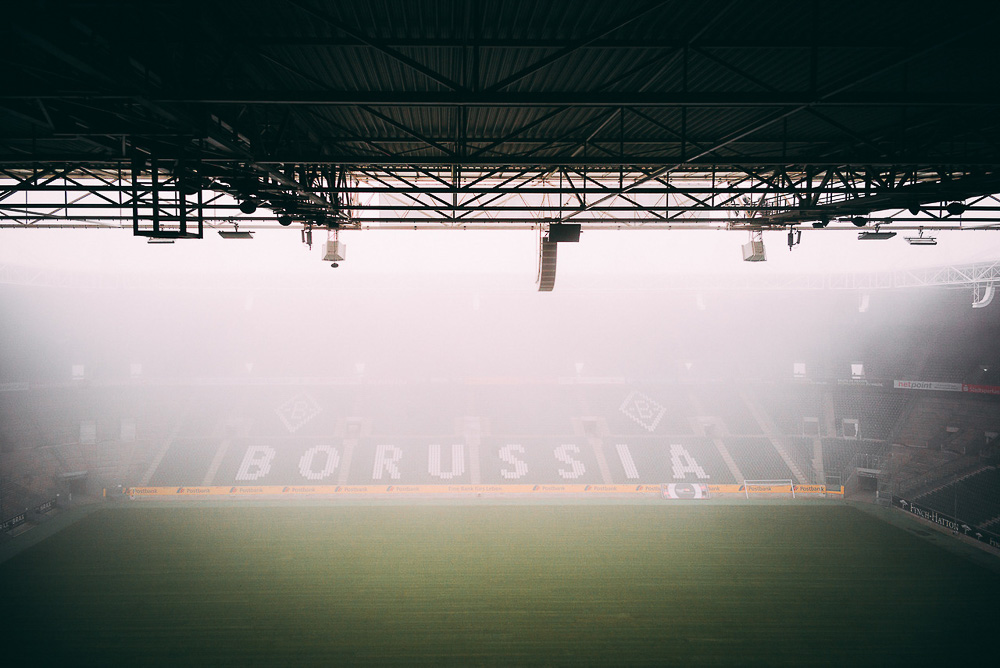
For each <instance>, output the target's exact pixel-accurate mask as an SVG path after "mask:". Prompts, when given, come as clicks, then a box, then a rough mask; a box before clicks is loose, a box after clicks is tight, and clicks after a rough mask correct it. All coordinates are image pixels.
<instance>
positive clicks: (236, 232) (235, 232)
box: [219, 223, 253, 239]
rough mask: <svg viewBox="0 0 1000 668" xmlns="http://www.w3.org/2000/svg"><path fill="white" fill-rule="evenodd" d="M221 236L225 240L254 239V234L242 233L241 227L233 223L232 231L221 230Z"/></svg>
mask: <svg viewBox="0 0 1000 668" xmlns="http://www.w3.org/2000/svg"><path fill="white" fill-rule="evenodd" d="M219 236H220V237H222V238H223V239H253V232H240V226H239V225H237V224H236V223H233V229H232V230H219Z"/></svg>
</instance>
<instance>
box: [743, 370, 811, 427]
mask: <svg viewBox="0 0 1000 668" xmlns="http://www.w3.org/2000/svg"><path fill="white" fill-rule="evenodd" d="M754 398H755V399H756V400H757V401H759V402H761V405H762V406H763V407H764V408H765V409H766V410H767V412H768V414H769V415H770V416H771V419H772V420H773V421H774V424H775V426H776V427H777V428H778V430H779V431H780V432H781V433H782V434H784V435H786V436H803V435H804V434H803V419H804V418H807V417H811V418H816V419H817V420H818V421H820V423H822V420H821V418H822V416H823V402H822V387H821V386H818V385H812V384H810V383H806V382H795V383H789V384H782V385H774V386H772V387H768V388H767V391H765V392H757V393H755V395H754Z"/></svg>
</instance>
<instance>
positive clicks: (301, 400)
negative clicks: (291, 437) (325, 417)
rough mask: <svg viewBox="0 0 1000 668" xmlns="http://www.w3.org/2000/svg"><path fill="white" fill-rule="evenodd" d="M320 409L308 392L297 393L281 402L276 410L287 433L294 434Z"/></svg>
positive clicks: (318, 412) (320, 410)
mask: <svg viewBox="0 0 1000 668" xmlns="http://www.w3.org/2000/svg"><path fill="white" fill-rule="evenodd" d="M322 411H323V409H322V408H320V407H319V404H317V403H316V400H315V399H313V398H312V397H310V396H309V395H308V394H299V395H297V396H294V397H292V398H291V399H289V400H288V401H286V402H285V403H283V404H281V406H279V407H278V409H277V411H276V412H277V413H278V417H279V418H281V423H282V424H284V425H285V429H287V430H288V433H290V434H294V433H295V432H297V431H298V430H299V429H301V428H302V427H303V426H305V424H306V423H307V422H309V421H310V420H312V419H313V418H314V417H316V416H317V415H319V414H320V413H321V412H322Z"/></svg>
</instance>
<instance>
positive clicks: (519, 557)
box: [0, 502, 1000, 666]
mask: <svg viewBox="0 0 1000 668" xmlns="http://www.w3.org/2000/svg"><path fill="white" fill-rule="evenodd" d="M914 527H919V525H916V524H914ZM998 603H1000V576H998V575H997V574H996V573H995V572H994V571H990V570H987V569H985V568H983V567H981V566H978V565H976V564H974V563H973V562H971V561H969V560H965V559H963V558H961V557H958V556H955V555H953V554H951V553H949V552H946V551H944V550H943V549H941V548H939V547H936V546H934V545H931V544H929V543H927V542H926V541H924V540H923V539H921V538H919V537H918V536H915V535H913V533H912V532H910V531H906V530H903V529H900V528H898V527H894V526H891V525H889V524H886V523H884V522H882V521H880V520H878V519H875V518H873V517H870V516H868V515H867V514H864V513H862V512H860V511H858V510H855V509H854V508H852V507H850V506H845V505H842V504H835V503H813V504H803V505H753V504H743V505H739V504H738V505H717V504H714V503H713V504H709V503H705V504H699V503H698V502H693V503H674V504H672V505H669V504H662V505H649V504H645V505H643V504H631V505H630V504H621V505H616V504H604V505H579V504H565V505H478V504H468V505H461V504H455V505H412V506H405V505H384V506H380V505H377V504H374V505H348V506H313V507H303V506H294V507H282V506H277V507H260V506H240V507H198V506H172V507H165V506H159V505H152V504H150V505H149V506H131V507H128V508H121V509H110V510H107V511H101V512H98V513H95V514H92V515H90V516H88V517H86V518H85V519H83V520H81V521H80V522H78V523H77V524H75V525H73V526H71V527H69V528H67V529H65V530H63V531H61V532H60V533H58V534H57V535H55V536H54V537H51V538H49V539H47V540H45V541H43V542H41V543H40V544H38V545H37V546H35V547H33V548H30V549H28V550H26V551H25V552H23V553H21V554H20V555H18V556H17V557H15V558H13V559H11V560H10V561H8V562H7V563H5V564H3V565H0V606H2V609H3V620H2V622H3V626H2V633H3V637H4V648H3V650H2V651H0V662H3V663H5V664H6V665H40V664H44V663H47V662H55V661H56V660H59V661H61V662H62V665H88V664H98V665H112V664H115V665H119V666H130V665H149V664H173V665H178V664H180V665H184V664H188V663H195V664H214V665H217V664H232V665H248V664H259V665H260V664H263V665H288V664H323V665H344V664H364V665H379V666H381V665H386V664H397V663H420V664H426V665H441V664H450V665H462V666H468V665H513V664H543V665H565V666H572V665H579V664H589V665H629V666H633V665H678V664H682V663H683V664H685V665H688V666H704V665H716V664H724V665H732V664H754V665H775V664H784V665H828V664H841V665H851V666H853V665H857V664H865V665H881V666H885V665H906V664H910V665H922V664H928V663H938V664H939V665H955V664H956V663H957V661H958V660H959V659H968V658H979V657H980V656H984V655H988V654H984V651H983V649H982V648H984V647H987V646H989V645H992V644H993V643H994V640H995V616H994V614H993V611H995V610H996V607H997V604H998ZM10 657H19V658H20V659H21V660H22V661H23V662H24V663H23V664H10V663H7V660H8V659H9V658H10Z"/></svg>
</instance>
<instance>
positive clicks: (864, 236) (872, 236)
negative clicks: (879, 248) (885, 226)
mask: <svg viewBox="0 0 1000 668" xmlns="http://www.w3.org/2000/svg"><path fill="white" fill-rule="evenodd" d="M894 236H896V233H895V232H879V231H878V230H875V231H874V232H859V233H858V239H861V240H862V241H882V240H885V239H892V238H893V237H894Z"/></svg>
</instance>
